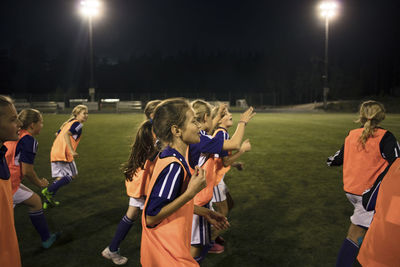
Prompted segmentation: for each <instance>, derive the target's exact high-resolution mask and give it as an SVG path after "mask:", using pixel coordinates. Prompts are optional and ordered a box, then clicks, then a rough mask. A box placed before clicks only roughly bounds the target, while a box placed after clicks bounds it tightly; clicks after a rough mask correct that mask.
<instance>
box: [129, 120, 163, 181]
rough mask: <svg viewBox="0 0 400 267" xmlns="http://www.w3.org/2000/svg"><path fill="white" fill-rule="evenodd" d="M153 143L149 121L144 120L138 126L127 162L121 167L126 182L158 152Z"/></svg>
mask: <svg viewBox="0 0 400 267" xmlns="http://www.w3.org/2000/svg"><path fill="white" fill-rule="evenodd" d="M154 142H155V140H154V137H153V132H152V124H151V121H150V120H146V121H144V122H142V124H141V125H140V126H139V129H138V131H137V134H136V138H135V141H134V142H133V144H132V146H131V154H130V156H129V159H128V161H127V162H126V163H125V164H123V165H122V170H123V172H124V175H125V179H126V180H129V181H132V177H133V176H134V175H135V173H136V171H137V169H138V168H144V164H145V162H146V160H147V159H149V158H150V157H151V156H153V155H154V154H155V153H157V152H158V150H157V148H156V146H155V145H154Z"/></svg>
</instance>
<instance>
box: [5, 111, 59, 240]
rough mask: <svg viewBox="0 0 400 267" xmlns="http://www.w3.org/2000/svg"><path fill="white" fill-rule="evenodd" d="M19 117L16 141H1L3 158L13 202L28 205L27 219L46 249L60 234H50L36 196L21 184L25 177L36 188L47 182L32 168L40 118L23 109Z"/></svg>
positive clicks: (39, 201) (41, 121) (40, 204)
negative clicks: (3, 150)
mask: <svg viewBox="0 0 400 267" xmlns="http://www.w3.org/2000/svg"><path fill="white" fill-rule="evenodd" d="M18 119H19V121H20V122H21V123H22V126H21V130H20V132H19V140H18V141H8V142H5V143H4V145H5V146H6V147H7V149H8V150H7V153H6V159H7V164H8V167H9V169H10V174H11V183H12V192H13V202H14V206H15V205H17V204H20V203H22V204H24V205H26V206H28V207H29V218H30V219H31V222H32V225H33V226H34V227H35V229H36V231H37V232H38V234H39V235H40V237H41V239H42V246H43V247H44V248H49V247H51V246H52V245H53V243H54V241H56V239H57V238H58V236H59V234H56V233H54V234H50V232H49V227H48V225H47V221H46V218H45V216H44V213H43V209H42V200H41V199H40V197H39V195H38V194H36V193H34V192H33V191H32V190H31V189H29V188H28V187H26V186H25V185H23V184H21V181H22V179H23V178H24V177H26V178H28V179H29V180H30V181H31V182H32V183H33V184H35V185H36V186H37V187H39V188H43V187H46V186H47V185H48V184H49V182H48V181H47V179H46V178H41V179H40V178H39V177H38V176H37V174H36V172H35V170H34V167H33V164H34V161H35V156H36V152H37V148H38V142H37V141H36V139H35V138H34V136H36V135H38V134H39V133H40V130H41V129H42V127H43V117H42V115H41V114H40V112H39V111H38V110H36V109H24V110H22V111H21V112H20V113H19V115H18Z"/></svg>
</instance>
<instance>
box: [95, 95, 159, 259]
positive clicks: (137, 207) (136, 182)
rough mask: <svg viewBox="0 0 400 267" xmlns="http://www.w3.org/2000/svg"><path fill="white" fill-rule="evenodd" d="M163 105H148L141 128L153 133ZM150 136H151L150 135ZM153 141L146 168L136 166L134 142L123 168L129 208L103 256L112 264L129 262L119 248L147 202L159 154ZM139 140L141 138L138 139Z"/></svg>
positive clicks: (145, 156) (154, 102)
mask: <svg viewBox="0 0 400 267" xmlns="http://www.w3.org/2000/svg"><path fill="white" fill-rule="evenodd" d="M160 103H161V100H152V101H149V102H148V103H147V104H146V107H145V109H144V114H145V115H146V118H147V120H146V121H145V122H144V123H143V125H142V126H140V127H139V128H141V129H145V128H147V129H148V131H150V132H151V131H152V130H151V129H152V120H153V117H154V110H155V109H156V107H157V105H158V104H160ZM143 134H145V133H144V132H139V133H138V134H137V136H141V135H143ZM149 136H150V135H149ZM151 136H152V138H153V140H152V143H153V145H152V146H149V147H148V150H146V154H143V155H142V157H143V158H145V159H146V163H145V164H144V166H135V159H136V158H137V156H140V155H136V154H134V151H135V150H136V147H135V146H134V144H135V143H136V142H134V143H133V144H132V147H131V155H130V157H129V160H128V162H127V163H126V164H125V165H124V166H123V171H124V174H125V179H126V181H125V185H126V191H127V194H128V196H129V207H128V210H127V211H126V214H125V216H124V217H123V218H122V219H121V221H120V222H119V224H118V227H117V231H116V232H115V234H114V237H113V239H112V240H111V243H110V244H109V246H108V247H106V248H105V249H104V250H103V251H102V253H101V255H103V257H104V258H106V259H109V260H112V262H113V263H114V264H116V265H123V264H125V263H126V262H127V261H128V258H127V257H124V256H122V255H121V254H120V252H119V246H120V244H121V242H122V241H123V240H124V239H125V237H126V235H127V234H128V232H129V230H130V229H131V227H132V225H133V223H134V221H136V219H137V218H138V216H139V215H140V211H141V210H142V209H143V206H144V202H145V200H146V189H147V186H148V182H149V179H148V178H149V177H148V176H149V171H148V169H149V168H150V166H152V165H153V161H154V159H155V157H156V156H157V154H158V149H157V147H156V140H155V138H154V137H153V135H151ZM137 138H139V137H137Z"/></svg>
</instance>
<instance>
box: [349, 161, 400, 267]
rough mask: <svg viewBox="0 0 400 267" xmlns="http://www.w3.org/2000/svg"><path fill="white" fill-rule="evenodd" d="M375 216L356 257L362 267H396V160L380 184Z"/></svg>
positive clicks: (399, 220)
mask: <svg viewBox="0 0 400 267" xmlns="http://www.w3.org/2000/svg"><path fill="white" fill-rule="evenodd" d="M375 211H376V212H375V215H374V218H373V220H372V223H371V226H370V227H369V229H368V231H367V234H366V235H365V238H364V241H363V243H362V245H361V249H360V252H359V253H358V257H357V259H358V261H359V262H360V263H361V265H362V266H368V267H383V266H400V246H399V240H400V158H398V159H396V161H395V162H393V164H392V166H391V167H390V169H389V171H388V172H387V174H386V175H385V177H384V178H383V180H382V183H381V186H380V189H379V193H378V198H377V200H376V207H375Z"/></svg>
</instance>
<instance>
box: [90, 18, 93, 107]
mask: <svg viewBox="0 0 400 267" xmlns="http://www.w3.org/2000/svg"><path fill="white" fill-rule="evenodd" d="M89 50H90V51H89V58H90V59H89V60H90V84H89V88H94V71H93V69H94V66H93V24H92V16H89ZM92 101H94V100H92Z"/></svg>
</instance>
